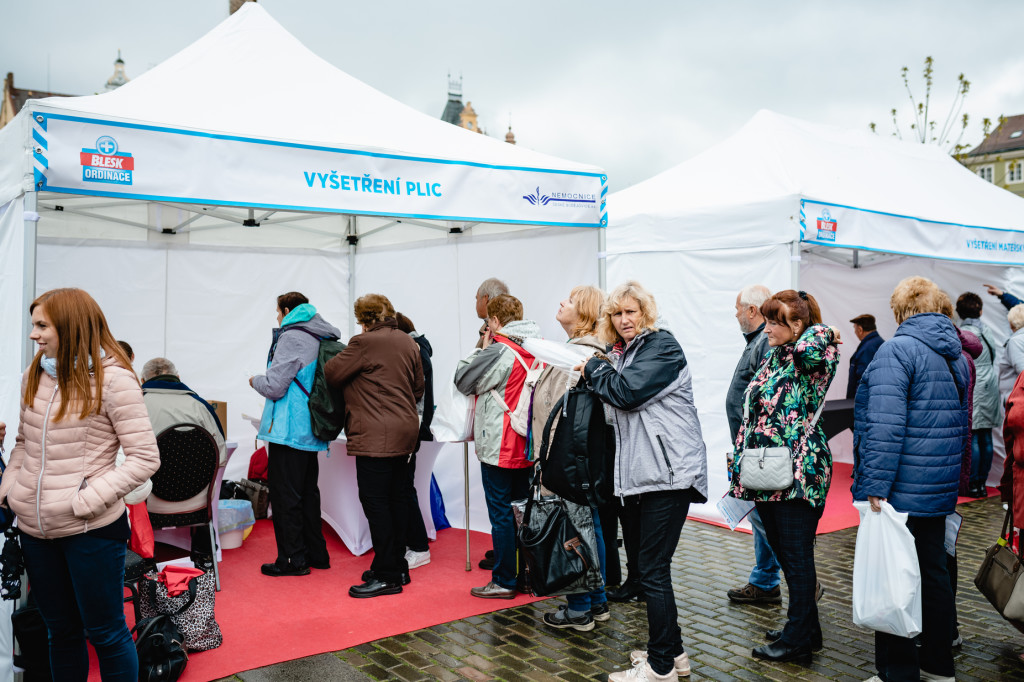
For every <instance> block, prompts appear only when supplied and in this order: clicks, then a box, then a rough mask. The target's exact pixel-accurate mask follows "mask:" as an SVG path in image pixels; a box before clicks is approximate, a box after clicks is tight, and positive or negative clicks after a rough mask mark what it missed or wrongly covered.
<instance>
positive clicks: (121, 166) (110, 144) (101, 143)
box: [80, 135, 135, 185]
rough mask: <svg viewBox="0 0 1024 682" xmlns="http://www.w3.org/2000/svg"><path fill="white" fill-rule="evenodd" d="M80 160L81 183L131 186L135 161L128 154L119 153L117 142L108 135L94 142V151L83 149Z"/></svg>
mask: <svg viewBox="0 0 1024 682" xmlns="http://www.w3.org/2000/svg"><path fill="white" fill-rule="evenodd" d="M80 158H81V160H82V181H83V182H104V183H108V184H114V185H130V184H132V172H133V171H134V170H135V159H134V158H132V155H131V154H129V153H128V152H122V151H119V150H118V148H117V140H115V139H114V138H112V137H110V136H109V135H104V136H103V137H101V138H99V139H98V140H96V148H95V149H85V148H83V149H82V152H81V157H80Z"/></svg>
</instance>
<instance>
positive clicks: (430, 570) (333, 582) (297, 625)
mask: <svg viewBox="0 0 1024 682" xmlns="http://www.w3.org/2000/svg"><path fill="white" fill-rule="evenodd" d="M324 532H325V534H327V547H328V550H329V551H330V554H331V568H330V569H329V570H326V571H318V570H316V569H314V570H313V573H312V574H311V575H308V576H303V577H292V578H270V577H267V576H264V575H262V574H261V573H260V564H262V563H264V562H267V561H270V560H272V559H273V558H274V557H275V556H276V549H275V545H274V532H273V527H272V526H271V523H270V522H269V521H257V522H256V527H255V528H254V529H253V532H252V533H251V534H250V535H249V538H248V539H247V540H246V541H245V542H244V543H243V544H242V546H241V547H240V548H239V549H232V550H227V551H225V552H224V561H223V562H221V564H220V569H221V587H222V590H221V591H220V592H218V593H217V606H216V615H217V622H218V623H219V624H220V627H221V630H222V631H223V633H224V644H222V645H221V646H220V647H219V648H217V649H214V650H212V651H203V652H197V653H190V654H189V659H188V667H187V668H186V669H185V674H184V675H183V676H182V677H181V679H182V680H185V681H186V682H187V681H190V680H191V681H192V682H197V681H200V680H214V679H218V678H221V677H226V676H228V675H231V674H233V673H237V672H241V671H244V670H251V669H252V668H259V667H262V666H266V665H271V664H273V663H280V662H282V661H289V660H292V659H296V658H302V657H304V656H311V655H314V654H320V653H324V652H328V651H338V650H340V649H346V648H348V647H351V646H355V645H357V644H362V643H364V642H370V641H373V640H375V639H379V638H381V637H390V636H393V635H396V634H399V633H403V632H410V631H412V630H419V629H421V628H425V627H429V626H431V625H437V624H438V623H446V622H449V621H452V620H458V619H461V618H467V617H469V616H475V615H479V614H481V613H489V612H491V611H497V610H499V609H504V608H509V607H512V606H519V605H522V604H525V603H528V602H531V601H537V599H536V598H535V597H528V596H524V595H519V596H517V597H516V598H515V599H514V600H505V599H478V598H475V597H472V596H470V594H469V589H470V588H471V587H476V586H478V585H484V584H486V583H487V581H488V580H490V576H491V573H490V571H483V570H481V569H480V568H479V567H477V565H476V562H477V561H478V560H479V559H480V558H482V557H483V553H484V551H485V550H487V549H489V548H490V547H491V538H490V536H489V535H487V534H485V533H475V532H474V533H471V535H470V537H471V542H472V556H473V564H472V565H473V570H472V571H469V572H467V571H466V536H465V531H462V530H457V529H448V530H443V531H439V532H438V534H437V541H436V542H432V543H431V544H430V555H431V562H430V563H429V564H427V565H426V566H422V567H420V568H417V569H414V570H413V571H412V576H411V577H412V584H410V585H407V586H406V587H405V590H404V592H403V593H402V594H399V595H392V596H383V597H376V598H373V599H352V598H351V597H349V596H348V588H349V587H350V586H352V585H354V584H357V583H359V582H361V581H360V580H359V576H360V575H361V574H362V572H363V571H364V570H366V569H367V568H369V567H370V562H371V560H372V557H373V554H372V552H371V553H368V554H365V555H363V556H361V557H355V556H352V555H351V554H350V553H349V551H348V550H347V549H346V548H345V546H344V545H343V544H342V543H341V541H340V540H339V539H338V537H337V536H336V535H335V534H334V533H333V531H331V530H330V529H329V528H328V527H327V526H326V525H325V526H324ZM125 612H126V613H127V614H128V622H129V626H131V625H133V624H134V616H133V615H131V607H130V605H129V607H128V608H127V609H126V610H125ZM89 679H90V680H99V669H98V667H97V666H96V664H95V660H94V663H93V667H92V675H90V678H89Z"/></svg>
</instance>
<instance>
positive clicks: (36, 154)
mask: <svg viewBox="0 0 1024 682" xmlns="http://www.w3.org/2000/svg"><path fill="white" fill-rule="evenodd" d="M32 156H33V157H34V158H35V160H36V163H38V164H39V165H40V166H42V167H43V168H49V167H50V165H49V163H47V161H46V157H45V156H43V155H42V154H40V153H39V152H32Z"/></svg>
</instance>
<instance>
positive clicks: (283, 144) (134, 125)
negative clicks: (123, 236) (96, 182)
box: [47, 114, 602, 178]
mask: <svg viewBox="0 0 1024 682" xmlns="http://www.w3.org/2000/svg"><path fill="white" fill-rule="evenodd" d="M47 116H49V117H50V118H53V119H56V120H61V121H73V122H76V123H94V124H97V125H105V126H112V127H115V128H130V129H133V130H150V131H153V132H159V133H171V134H174V135H190V136H194V137H208V138H210V139H214V140H230V141H233V142H250V143H253V144H264V145H268V146H271V147H288V148H292V149H309V150H312V151H321V152H332V153H336V154H352V155H355V156H369V157H373V158H379V159H399V160H402V161H422V162H424V163H438V164H444V165H452V166H470V167H475V168H493V169H496V170H514V171H529V172H536V173H553V174H556V175H577V176H581V177H588V178H598V177H601V175H602V174H601V173H590V172H587V171H570V170H557V169H553V168H530V167H528V166H497V165H494V164H488V163H479V162H477V161H455V160H452V159H434V158H428V157H418V156H406V155H402V154H382V153H380V152H367V151H362V150H357V149H344V148H340V147H324V146H320V145H311V144H299V143H295V142H282V141H279V140H264V139H260V138H257V137H242V136H239V135H223V134H219V133H207V132H202V131H198V130H182V129H179V128H168V127H165V126H151V125H144V124H141V123H126V122H123V121H107V120H104V119H94V118H85V117H83V116H68V115H66V114H47Z"/></svg>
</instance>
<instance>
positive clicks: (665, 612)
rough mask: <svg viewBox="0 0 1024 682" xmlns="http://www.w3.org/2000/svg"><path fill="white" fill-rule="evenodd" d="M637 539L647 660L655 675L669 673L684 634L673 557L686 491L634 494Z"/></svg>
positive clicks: (687, 500)
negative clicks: (680, 619) (644, 603)
mask: <svg viewBox="0 0 1024 682" xmlns="http://www.w3.org/2000/svg"><path fill="white" fill-rule="evenodd" d="M637 498H638V499H639V509H638V512H639V519H640V537H639V538H638V539H637V542H638V543H639V545H640V547H639V553H638V555H637V568H638V569H639V571H640V584H641V585H642V586H643V589H644V598H645V599H646V600H647V637H648V639H647V660H648V662H649V663H650V666H651V668H652V669H653V670H654V672H656V673H658V674H659V675H666V674H668V673H669V672H670V671H671V670H672V669H673V668H674V666H675V663H674V661H673V659H675V657H676V656H678V655H679V654H681V653H683V651H684V649H683V633H682V630H680V629H679V619H678V617H677V614H676V595H675V592H673V590H672V556H673V555H674V554H675V552H676V547H677V546H678V545H679V533H680V532H681V531H682V530H683V522H684V521H686V513H687V511H689V509H690V500H691V499H692V493H691V492H690V491H689V490H664V491H659V492H653V493H643V494H641V495H637Z"/></svg>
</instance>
